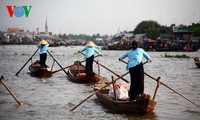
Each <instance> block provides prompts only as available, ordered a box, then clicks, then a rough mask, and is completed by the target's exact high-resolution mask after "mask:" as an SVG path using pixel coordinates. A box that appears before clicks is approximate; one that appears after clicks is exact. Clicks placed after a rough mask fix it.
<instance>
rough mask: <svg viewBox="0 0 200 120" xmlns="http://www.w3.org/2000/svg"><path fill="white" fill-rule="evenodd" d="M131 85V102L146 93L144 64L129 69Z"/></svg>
mask: <svg viewBox="0 0 200 120" xmlns="http://www.w3.org/2000/svg"><path fill="white" fill-rule="evenodd" d="M129 72H130V77H131V85H130V90H129V97H130V100H132V99H134V97H136V96H137V95H138V94H141V93H143V92H144V68H143V64H142V62H141V63H140V64H139V65H136V66H135V67H132V68H130V69H129Z"/></svg>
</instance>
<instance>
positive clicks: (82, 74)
mask: <svg viewBox="0 0 200 120" xmlns="http://www.w3.org/2000/svg"><path fill="white" fill-rule="evenodd" d="M85 75H86V74H85V73H79V74H77V76H85Z"/></svg>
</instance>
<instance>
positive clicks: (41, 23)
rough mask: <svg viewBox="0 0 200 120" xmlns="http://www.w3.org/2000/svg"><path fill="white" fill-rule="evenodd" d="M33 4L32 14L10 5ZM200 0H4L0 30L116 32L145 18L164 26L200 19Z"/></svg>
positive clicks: (127, 28) (79, 32) (131, 26)
mask: <svg viewBox="0 0 200 120" xmlns="http://www.w3.org/2000/svg"><path fill="white" fill-rule="evenodd" d="M8 5H10V6H13V5H16V6H24V5H28V6H29V5H30V6H32V8H31V10H30V14H29V16H28V17H27V18H26V17H25V16H23V17H21V18H17V17H15V16H13V17H12V18H11V17H10V16H9V13H8V11H7V8H6V6H8ZM199 6H200V0H0V30H3V31H5V30H6V29H7V28H8V27H17V28H21V29H24V30H30V31H36V29H37V28H39V31H40V32H42V31H44V30H45V18H46V16H47V19H48V29H49V32H53V34H58V33H61V34H63V33H66V34H88V35H93V34H97V33H100V35H105V34H108V35H113V34H115V33H117V32H118V30H120V31H124V30H128V31H129V30H133V29H134V28H135V27H136V25H137V24H138V23H140V22H141V21H144V20H155V21H157V22H158V23H159V24H161V25H167V26H169V25H171V24H173V23H175V24H176V25H180V24H185V25H189V24H191V23H192V22H194V23H197V22H199V21H200V13H199V12H200V7H199Z"/></svg>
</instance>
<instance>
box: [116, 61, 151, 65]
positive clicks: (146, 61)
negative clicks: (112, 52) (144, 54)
mask: <svg viewBox="0 0 200 120" xmlns="http://www.w3.org/2000/svg"><path fill="white" fill-rule="evenodd" d="M119 61H121V62H123V63H125V64H128V62H126V61H124V60H119ZM146 63H148V61H145V62H144V63H142V64H143V65H144V64H146Z"/></svg>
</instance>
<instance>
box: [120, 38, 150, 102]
mask: <svg viewBox="0 0 200 120" xmlns="http://www.w3.org/2000/svg"><path fill="white" fill-rule="evenodd" d="M126 57H128V59H129V60H128V64H127V66H126V70H127V71H128V70H129V72H130V78H131V85H130V90H129V97H130V100H134V99H135V97H136V96H137V95H139V94H141V93H143V92H144V68H143V64H142V58H143V57H145V58H146V60H148V61H149V62H150V61H151V58H150V57H149V55H148V54H147V53H146V52H145V51H144V50H143V49H142V48H138V44H137V42H136V41H133V42H132V48H131V49H130V50H129V51H128V52H126V53H125V54H124V55H123V56H122V57H121V58H119V60H120V61H121V60H123V59H125V58H126Z"/></svg>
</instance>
